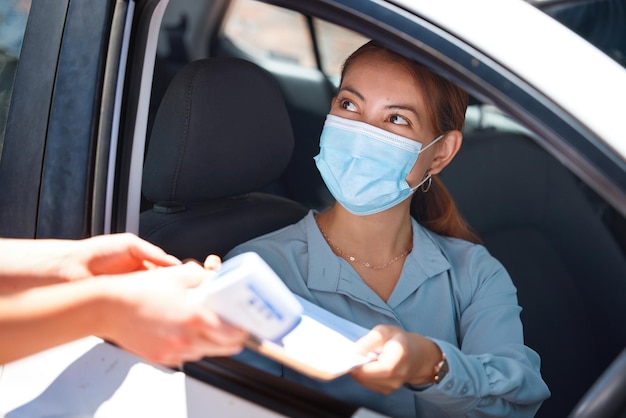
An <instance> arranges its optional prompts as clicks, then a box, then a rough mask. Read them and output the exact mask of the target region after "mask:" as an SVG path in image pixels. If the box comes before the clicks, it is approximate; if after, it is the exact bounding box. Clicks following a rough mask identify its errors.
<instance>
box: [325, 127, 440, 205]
mask: <svg viewBox="0 0 626 418" xmlns="http://www.w3.org/2000/svg"><path fill="white" fill-rule="evenodd" d="M441 138H443V135H441V136H439V137H437V138H436V139H435V140H434V141H432V142H431V143H430V144H428V145H427V146H426V147H424V148H423V149H422V144H420V143H419V142H417V141H414V140H412V139H409V138H405V137H403V136H400V135H396V134H393V133H391V132H388V131H385V130H383V129H380V128H377V127H375V126H372V125H369V124H367V123H364V122H358V121H354V120H350V119H345V118H341V117H338V116H334V115H328V116H327V117H326V123H325V124H324V129H323V130H322V135H321V137H320V153H319V154H318V155H317V156H316V157H315V163H316V164H317V169H318V170H319V171H320V174H321V175H322V178H323V179H324V182H325V183H326V186H327V187H328V189H329V190H330V192H331V193H332V195H333V197H334V198H335V199H336V200H337V201H338V202H339V203H340V204H341V205H342V206H343V207H345V208H346V209H347V210H348V211H350V212H351V213H353V214H355V215H371V214H374V213H378V212H382V211H383V210H386V209H389V208H391V207H393V206H395V205H397V204H398V203H400V202H402V201H404V200H405V199H407V198H408V197H410V196H411V195H412V194H413V192H414V191H415V190H416V189H417V188H418V187H419V186H421V185H422V184H423V183H424V182H425V181H427V180H428V179H429V178H430V174H429V175H427V176H426V177H425V178H424V180H422V182H420V184H418V185H417V186H415V187H411V186H409V184H408V183H407V182H406V176H407V175H408V174H409V173H410V172H411V169H412V168H413V166H414V165H415V162H416V161H417V157H418V155H419V153H420V152H422V151H424V150H426V149H427V148H428V147H430V146H431V145H433V144H434V143H435V142H437V141H439V140H440V139H441Z"/></svg>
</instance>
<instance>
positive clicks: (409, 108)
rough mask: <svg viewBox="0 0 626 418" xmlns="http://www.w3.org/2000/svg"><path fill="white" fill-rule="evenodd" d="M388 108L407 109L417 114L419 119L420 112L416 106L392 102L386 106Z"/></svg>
mask: <svg viewBox="0 0 626 418" xmlns="http://www.w3.org/2000/svg"><path fill="white" fill-rule="evenodd" d="M385 109H387V110H407V111H409V112H411V113H413V114H414V115H415V117H416V118H417V119H418V120H419V119H420V114H419V112H418V111H417V109H416V108H415V107H414V106H411V105H404V104H392V105H387V106H385Z"/></svg>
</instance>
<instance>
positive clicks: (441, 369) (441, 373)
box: [435, 356, 449, 383]
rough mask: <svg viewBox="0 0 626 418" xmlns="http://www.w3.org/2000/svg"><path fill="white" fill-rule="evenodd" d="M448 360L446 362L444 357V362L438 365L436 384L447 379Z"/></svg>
mask: <svg viewBox="0 0 626 418" xmlns="http://www.w3.org/2000/svg"><path fill="white" fill-rule="evenodd" d="M448 370H449V367H448V360H446V357H445V356H444V357H443V360H441V361H440V362H439V364H437V370H436V372H435V383H439V382H441V381H442V380H443V378H444V377H446V375H447V374H448Z"/></svg>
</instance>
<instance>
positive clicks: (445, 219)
mask: <svg viewBox="0 0 626 418" xmlns="http://www.w3.org/2000/svg"><path fill="white" fill-rule="evenodd" d="M373 52H382V53H384V54H385V55H386V56H387V57H388V58H389V59H391V60H393V61H395V62H399V63H401V64H403V65H405V66H406V67H407V68H408V69H409V70H410V71H411V72H412V73H413V75H414V76H415V79H416V80H417V81H418V82H419V84H420V86H421V87H422V89H423V91H424V94H425V96H426V97H425V100H426V102H427V103H429V104H430V105H431V106H430V107H429V108H428V109H429V111H430V115H429V119H430V122H431V125H432V127H433V129H434V131H435V134H436V135H437V136H439V135H441V134H444V133H446V132H449V131H452V130H458V131H462V130H463V124H464V123H465V111H466V110H467V104H468V102H469V95H468V94H467V93H466V92H465V91H464V90H463V89H461V88H460V87H458V86H457V85H456V84H454V83H452V82H450V81H448V80H447V79H445V78H443V77H441V76H440V75H438V74H435V73H434V72H432V71H431V70H429V69H428V68H426V67H425V66H424V65H422V64H419V63H418V62H415V61H413V60H410V59H408V58H406V57H404V56H402V55H400V54H397V53H396V52H393V51H392V50H390V49H388V48H385V47H384V46H382V45H380V44H378V43H376V42H374V41H370V42H368V43H366V44H365V45H363V46H361V47H360V48H359V49H357V50H356V51H354V52H353V53H352V54H351V55H350V56H349V57H348V59H346V61H345V63H344V65H343V70H342V73H341V79H342V80H343V76H344V74H345V73H346V71H347V70H348V69H349V68H350V66H352V64H353V63H354V61H355V60H356V59H357V58H359V57H361V56H363V55H365V54H368V53H373ZM432 177H433V178H432V185H431V187H430V190H428V193H423V192H422V191H421V189H418V190H417V191H416V192H415V193H414V195H413V201H412V202H411V215H413V217H415V219H416V220H417V221H418V222H419V223H420V224H422V225H424V226H425V227H426V228H428V229H430V230H431V231H433V232H435V233H437V234H440V235H444V236H448V237H455V238H461V239H464V240H467V241H471V242H480V239H479V238H478V236H477V235H476V233H475V232H474V231H472V229H471V228H470V226H469V224H468V223H467V221H465V219H464V218H463V216H462V215H461V213H460V212H459V211H458V209H457V207H456V204H455V203H454V200H453V199H452V196H451V195H450V192H448V189H447V188H446V187H445V185H444V184H443V182H442V181H441V179H440V178H439V177H438V176H436V175H433V176H432Z"/></svg>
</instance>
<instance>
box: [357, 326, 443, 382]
mask: <svg viewBox="0 0 626 418" xmlns="http://www.w3.org/2000/svg"><path fill="white" fill-rule="evenodd" d="M357 347H358V349H359V352H360V353H363V354H367V353H376V354H377V356H378V357H377V359H376V360H375V361H372V362H370V363H367V364H365V365H363V366H361V367H359V368H357V369H355V370H354V371H352V372H351V375H352V377H353V378H354V380H356V381H357V382H359V383H361V384H362V385H363V386H365V387H366V388H368V389H371V390H373V391H376V392H380V393H384V394H389V393H391V392H393V391H394V390H396V389H398V388H400V387H402V385H404V384H405V383H409V384H412V385H423V384H428V383H433V379H434V375H435V372H434V371H435V367H436V365H437V364H438V363H439V361H440V360H441V357H442V354H441V350H440V349H439V347H438V346H437V345H436V344H435V343H434V342H433V341H431V340H430V339H428V338H425V337H422V336H421V335H419V334H413V333H408V332H405V331H403V330H401V329H400V328H397V327H393V326H388V325H379V326H377V327H375V328H374V329H372V330H371V331H370V332H369V333H368V334H367V335H365V336H364V337H363V338H361V339H360V340H359V341H357Z"/></svg>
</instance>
